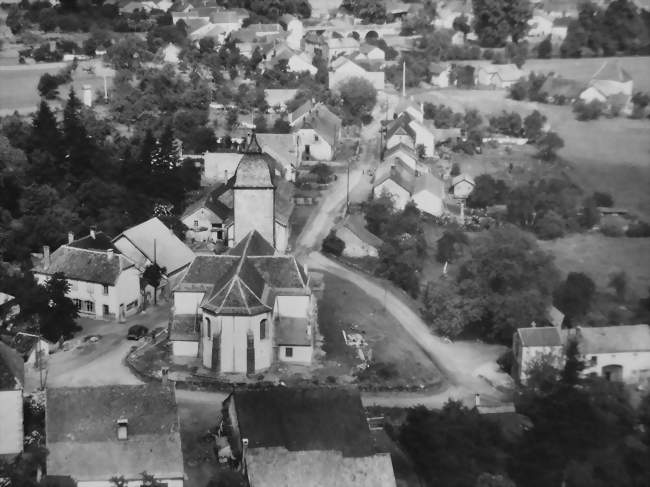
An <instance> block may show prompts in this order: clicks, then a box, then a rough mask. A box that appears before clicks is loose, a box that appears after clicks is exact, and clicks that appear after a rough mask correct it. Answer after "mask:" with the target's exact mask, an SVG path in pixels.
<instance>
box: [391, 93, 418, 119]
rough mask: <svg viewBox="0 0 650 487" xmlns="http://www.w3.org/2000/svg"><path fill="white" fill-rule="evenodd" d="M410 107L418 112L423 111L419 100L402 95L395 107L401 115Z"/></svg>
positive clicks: (396, 111)
mask: <svg viewBox="0 0 650 487" xmlns="http://www.w3.org/2000/svg"><path fill="white" fill-rule="evenodd" d="M409 108H410V109H412V110H415V111H417V112H418V113H422V106H421V105H420V104H419V103H418V102H416V101H415V100H413V99H411V98H405V97H403V96H400V98H399V101H398V102H397V106H396V107H395V113H397V114H398V115H399V114H401V113H402V112H405V111H406V110H408V109H409Z"/></svg>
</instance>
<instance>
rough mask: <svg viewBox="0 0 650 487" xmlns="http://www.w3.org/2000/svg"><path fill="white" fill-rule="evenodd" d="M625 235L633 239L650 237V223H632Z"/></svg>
mask: <svg viewBox="0 0 650 487" xmlns="http://www.w3.org/2000/svg"><path fill="white" fill-rule="evenodd" d="M625 235H627V236H628V237H633V238H645V237H650V223H648V222H644V221H638V222H635V223H632V224H630V226H629V227H627V231H626V232H625Z"/></svg>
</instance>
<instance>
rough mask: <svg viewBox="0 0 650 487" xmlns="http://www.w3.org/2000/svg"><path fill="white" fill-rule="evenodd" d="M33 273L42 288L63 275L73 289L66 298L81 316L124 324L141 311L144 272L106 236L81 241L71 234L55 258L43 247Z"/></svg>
mask: <svg viewBox="0 0 650 487" xmlns="http://www.w3.org/2000/svg"><path fill="white" fill-rule="evenodd" d="M33 272H34V277H35V278H36V280H37V281H38V282H39V284H44V283H45V282H46V281H47V280H48V279H50V277H52V276H53V275H54V274H56V273H62V274H63V275H64V276H65V278H66V279H67V281H68V283H69V285H70V290H69V291H68V293H67V294H66V295H67V296H68V297H69V298H70V299H72V301H73V302H74V303H75V306H76V307H77V310H78V311H79V314H80V315H81V316H85V317H87V318H94V319H104V320H123V319H124V318H126V317H127V316H130V315H132V314H134V313H137V312H138V311H139V310H140V305H141V302H142V298H141V293H140V272H139V270H138V268H137V267H136V266H135V265H134V262H133V260H132V259H131V258H130V257H129V256H128V255H126V254H124V253H123V252H122V251H121V250H120V249H119V248H118V247H117V246H115V245H114V244H113V243H112V242H111V239H110V237H108V236H107V235H106V234H105V233H103V232H96V231H95V230H91V231H90V235H87V236H86V237H83V238H80V239H78V240H75V239H74V235H72V234H69V235H68V244H67V245H62V246H61V247H59V248H58V249H56V250H55V251H54V252H52V254H51V255H50V248H49V247H48V246H45V247H43V255H42V256H40V258H39V259H38V262H37V263H36V265H35V266H34V268H33Z"/></svg>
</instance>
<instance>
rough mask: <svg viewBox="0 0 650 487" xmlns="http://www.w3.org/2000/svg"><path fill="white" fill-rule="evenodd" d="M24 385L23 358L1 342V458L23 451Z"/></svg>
mask: <svg viewBox="0 0 650 487" xmlns="http://www.w3.org/2000/svg"><path fill="white" fill-rule="evenodd" d="M24 383H25V366H24V364H23V359H22V357H21V356H20V355H19V354H18V353H17V352H16V351H15V350H13V349H11V348H10V347H8V346H7V345H5V344H4V343H2V342H0V458H11V457H12V456H14V455H17V454H18V453H20V452H22V451H23V385H24Z"/></svg>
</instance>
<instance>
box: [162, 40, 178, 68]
mask: <svg viewBox="0 0 650 487" xmlns="http://www.w3.org/2000/svg"><path fill="white" fill-rule="evenodd" d="M180 53H181V48H180V47H178V46H177V45H176V44H171V43H169V44H167V45H166V46H165V48H164V49H163V50H162V56H163V61H164V62H166V63H170V64H178V62H179V58H178V55H179V54H180Z"/></svg>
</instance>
